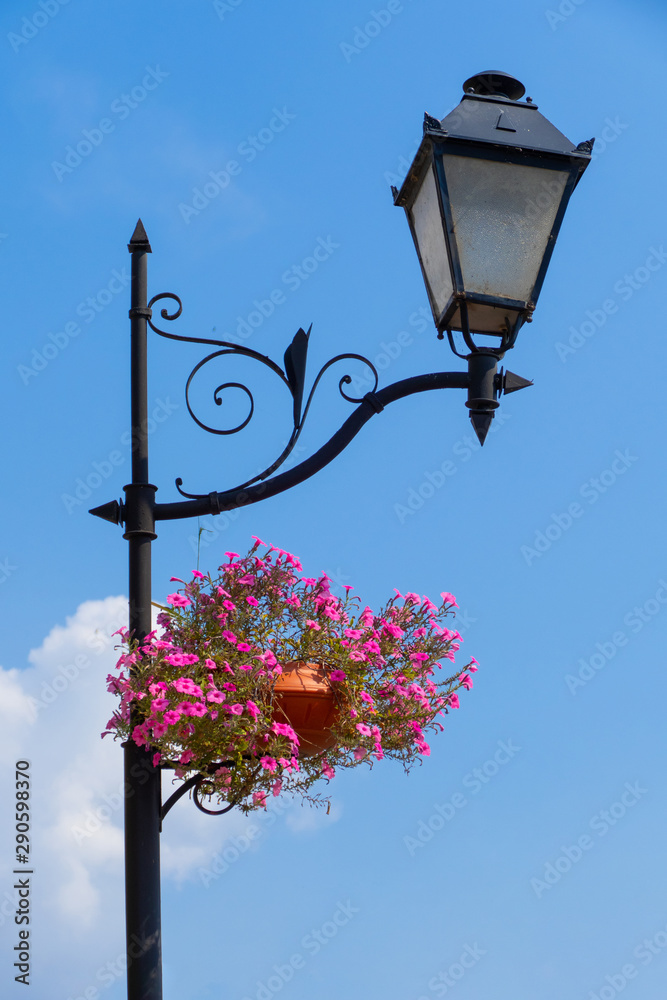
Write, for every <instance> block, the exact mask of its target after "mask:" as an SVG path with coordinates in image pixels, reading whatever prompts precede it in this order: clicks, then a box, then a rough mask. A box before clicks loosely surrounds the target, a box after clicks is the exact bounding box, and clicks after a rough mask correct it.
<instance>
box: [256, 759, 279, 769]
mask: <svg viewBox="0 0 667 1000" xmlns="http://www.w3.org/2000/svg"><path fill="white" fill-rule="evenodd" d="M259 762H260V764H261V765H262V767H263V768H264V770H265V771H275V770H276V768H277V767H278V761H277V760H276V759H275V757H260V758H259Z"/></svg>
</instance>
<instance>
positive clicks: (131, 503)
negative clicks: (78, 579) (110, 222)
mask: <svg viewBox="0 0 667 1000" xmlns="http://www.w3.org/2000/svg"><path fill="white" fill-rule="evenodd" d="M128 249H129V251H130V253H131V254H132V300H131V309H130V322H131V378H132V387H131V405H132V482H131V483H130V484H129V485H128V486H126V487H125V497H126V499H125V528H126V530H125V534H124V536H123V537H124V538H127V540H128V542H129V577H130V580H129V591H130V594H129V596H130V622H129V627H130V632H131V633H132V634H133V635H134V636H135V637H136V638H138V639H139V640H142V639H143V638H144V637H145V636H146V635H147V634H148V633H149V632H150V631H151V542H152V540H153V539H154V538H155V537H156V534H155V517H154V506H155V490H156V487H154V486H151V484H150V483H149V481H148V436H147V427H148V419H147V418H148V412H147V411H148V387H147V382H148V364H147V338H146V320H147V318H148V317H149V316H150V310H149V309H148V307H147V302H148V297H147V258H146V254H149V253H150V252H151V247H150V243H149V242H148V237H147V236H146V231H145V230H144V227H143V225H142V223H141V220H140V221H139V222H138V223H137V227H136V229H135V231H134V234H133V236H132V239H131V241H130V243H129V246H128ZM124 753H125V918H126V942H127V995H128V1000H162V942H161V926H160V808H161V802H162V797H161V786H160V770H159V768H155V767H153V764H152V760H151V757H150V756H149V754H147V753H146V752H145V750H144V749H143V748H140V747H138V746H136V744H135V743H134V742H133V741H132V740H128V742H127V743H126V744H125V747H124Z"/></svg>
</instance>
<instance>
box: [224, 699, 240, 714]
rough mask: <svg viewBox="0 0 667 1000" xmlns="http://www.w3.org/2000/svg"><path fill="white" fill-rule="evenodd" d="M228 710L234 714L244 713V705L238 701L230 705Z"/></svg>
mask: <svg viewBox="0 0 667 1000" xmlns="http://www.w3.org/2000/svg"><path fill="white" fill-rule="evenodd" d="M227 711H228V712H231V714H232V715H243V705H239V703H238V702H237V703H236V704H235V705H228V706H227Z"/></svg>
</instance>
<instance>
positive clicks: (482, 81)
mask: <svg viewBox="0 0 667 1000" xmlns="http://www.w3.org/2000/svg"><path fill="white" fill-rule="evenodd" d="M463 93H464V94H470V93H472V94H476V95H477V96H478V97H506V98H507V99H508V100H510V101H519V100H521V98H522V97H523V95H524V94H525V93H526V88H525V87H524V85H523V84H522V83H521V81H520V80H517V79H516V77H514V76H510V74H509V73H502V72H501V71H500V70H497V69H487V70H484V72H482V73H475V75H474V76H471V77H469V79H467V80H466V82H465V83H464V84H463Z"/></svg>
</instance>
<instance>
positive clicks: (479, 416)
mask: <svg viewBox="0 0 667 1000" xmlns="http://www.w3.org/2000/svg"><path fill="white" fill-rule="evenodd" d="M464 89H465V91H466V93H465V96H464V99H463V101H462V102H461V105H460V106H459V108H457V109H456V111H454V112H452V114H451V115H449V116H448V117H447V118H445V119H444V120H443V121H442V122H439V121H437V119H433V118H431V117H430V116H428V115H427V116H426V120H425V125H424V141H423V142H422V145H421V147H420V149H419V152H418V153H417V156H416V157H415V161H414V163H413V164H412V167H411V168H410V171H409V173H408V177H407V178H406V180H405V182H404V184H403V186H402V188H401V190H400V192H399V191H395V201H396V204H398V205H403V206H404V207H405V209H406V212H407V214H408V220H409V222H410V226H411V228H412V232H413V236H414V240H415V244H416V246H417V252H418V254H419V257H420V261H421V264H422V270H423V272H424V278H425V281H426V287H427V290H428V294H429V299H430V302H431V307H432V309H433V316H434V319H435V323H436V328H437V330H438V334H439V336H440V337H442V336H444V331H446V332H447V335H448V338H449V341H450V345H451V347H452V350H453V351H454V353H455V354H457V355H458V356H459V357H462V358H465V360H467V362H468V370H467V371H455V372H434V373H431V374H426V375H416V376H413V377H412V378H407V379H403V380H401V381H399V382H395V383H393V384H392V385H389V386H386V387H385V388H383V389H378V381H379V379H378V373H377V371H376V369H375V367H374V366H373V364H372V363H371V362H370V361H368V360H367V359H366V358H364V357H362V356H361V355H358V354H340V355H338V356H336V357H335V358H332V359H331V361H328V362H327V363H326V364H325V365H324V366H323V367H322V368H321V370H320V371H319V373H318V374H317V376H316V377H315V379H314V381H313V384H312V387H311V389H310V392H309V394H308V395H307V396H306V395H305V385H306V359H307V353H308V340H309V335H310V331H308V333H306V332H305V331H304V330H299V331H298V332H297V334H296V335H295V337H294V338H293V340H292V342H291V344H290V345H289V346H288V348H287V350H286V352H285V356H284V367H282V368H281V367H280V366H279V365H278V364H276V363H275V362H274V361H272V360H271V359H270V358H268V357H266V356H265V355H263V354H260V353H258V352H257V351H254V350H252V349H251V348H248V347H244V346H239V345H237V344H232V343H229V342H226V341H220V340H214V339H211V338H205V337H189V336H185V335H182V334H178V333H169V332H167V331H165V330H162V329H160V328H159V327H158V326H156V325H155V323H154V322H153V306H155V305H156V303H158V302H164V300H167V301H171V302H172V303H175V308H173V307H172V308H173V311H172V312H170V311H169V309H167V308H166V307H164V308H162V309H161V311H160V315H161V316H162V319H163V320H166V321H169V322H171V321H174V320H177V319H178V318H179V317H180V316H181V312H182V304H181V301H180V299H179V298H178V296H177V295H174V294H173V293H172V292H164V293H161V294H159V295H155V296H153V298H151V299H150V301H149V300H148V293H147V259H148V254H149V253H151V252H152V250H151V245H150V243H149V240H148V237H147V235H146V231H145V229H144V227H143V225H142V223H141V221H139V222H138V223H137V226H136V228H135V231H134V233H133V235H132V239H131V240H130V243H129V245H128V249H129V251H130V254H131V255H132V285H131V308H130V312H129V315H130V322H131V347H130V354H131V424H132V435H131V439H132V442H133V449H132V482H131V483H129V484H128V485H127V486H125V487H124V492H125V500H124V502H123V501H120V502H119V501H116V500H112V501H111V502H109V503H106V504H103V505H102V506H100V507H96V508H95V509H94V510H92V511H91V514H95V515H96V516H97V517H101V518H103V519H104V520H106V521H110V522H112V523H113V524H121V525H123V526H124V528H125V533H124V536H123V537H124V538H126V539H127V541H128V543H129V544H128V548H129V604H130V615H129V630H130V632H131V633H132V634H133V635H134V637H135V638H137V639H138V640H139V642H141V641H143V639H144V638H145V637H146V635H148V633H149V632H150V631H151V627H152V622H151V543H152V542H153V540H154V539H155V538H156V537H157V535H156V531H155V529H156V526H157V522H158V521H161V520H175V519H180V518H185V517H198V516H202V515H206V514H220V513H221V512H223V511H228V510H232V509H236V508H239V507H245V506H248V505H249V504H253V503H257V502H258V501H260V500H263V499H266V498H267V497H271V496H276V495H277V494H279V493H283V492H284V491H285V490H288V489H291V488H292V487H293V486H296V485H297V484H299V483H301V482H304V481H305V480H306V479H308V478H310V477H311V476H312V475H314V474H315V473H316V472H318V471H319V470H320V469H322V468H323V467H324V466H325V465H327V464H328V463H329V462H331V461H332V459H334V458H335V457H336V455H338V454H340V452H341V451H343V449H344V448H345V447H346V446H347V445H348V444H349V443H350V442H351V441H352V439H353V438H354V437H355V436H356V434H357V433H358V432H359V431H360V429H361V428H362V427H363V426H364V424H365V423H366V422H367V421H368V420H370V418H371V417H372V416H374V415H375V414H376V413H380V412H381V411H382V410H383V409H384V408H385V407H386V406H388V405H389V404H390V403H392V402H394V401H396V400H398V399H402V398H403V397H405V396H410V395H412V394H413V393H416V392H426V391H430V390H433V389H447V388H458V389H467V390H468V400H467V403H466V405H467V406H468V408H469V409H470V417H471V420H472V422H473V426H474V428H475V431H476V432H477V435H478V437H479V439H480V441H481V442H482V443H483V442H484V438H485V437H486V433H487V431H488V428H489V426H490V423H491V420H492V418H493V411H494V410H495V408H496V407H497V406H498V396H499V395H500V394H501V393H502V392H513V391H515V390H516V389H520V388H523V387H524V386H527V385H530V384H531V383H530V382H528V381H527V380H526V379H522V378H520V377H519V376H517V375H513V374H512V373H511V372H503V371H502V369H501V371H500V372H498V370H497V369H498V362H499V361H500V360H501V359H502V357H503V355H504V352H505V351H507V350H509V349H510V348H511V347H513V346H514V342H515V339H516V335H517V332H518V330H519V327H520V326H521V324H522V323H523V322H524V321H525V320H528V319H530V318H531V313H532V310H533V309H534V306H535V302H536V300H537V295H538V294H539V288H540V286H541V283H542V280H543V277H544V272H545V270H546V266H547V263H548V260H549V257H550V255H551V251H552V249H553V243H554V240H555V238H556V234H557V232H558V228H559V226H560V223H561V220H562V216H563V212H564V211H565V206H566V204H567V201H568V199H569V196H570V194H571V192H572V190H573V188H574V186H575V184H576V183H577V181H578V179H579V177H580V176H581V173H582V172H583V170H584V169H585V167H586V165H587V164H588V162H589V160H590V152H591V148H592V141H591V142H589V143H582V144H580V146H577V147H576V148H574V147H573V146H572V144H571V143H569V142H568V140H566V139H565V137H564V136H562V135H561V133H560V132H558V131H557V130H556V129H555V128H554V127H553V126H552V125H550V124H549V122H547V121H546V119H545V118H543V117H542V116H541V115H539V114H538V112H537V108H536V107H535V106H534V105H533V104H532V102H531V101H530V99H528V100H527V101H526V102H525V103H522V102H520V100H519V99H520V97H521V96H522V95H523V93H524V89H523V87H522V85H521V84H520V83H518V81H516V80H514V79H513V78H512V77H509V76H507V75H506V74H503V73H497V72H492V73H489V72H487V73H481V74H478V75H477V76H475V77H472V78H471V79H470V80H468V81H467V82H466V84H465V85H464ZM148 327H150V328H151V330H153V331H154V332H155V333H157V334H159V335H160V336H162V337H167V338H169V339H171V340H181V341H187V342H190V343H197V344H206V345H209V346H213V347H214V348H215V349H214V350H213V351H211V352H210V353H209V354H208V355H207V356H206V357H205V358H203V360H202V361H200V362H199V363H198V364H197V365H196V366H195V367H194V369H193V370H192V372H191V373H190V376H189V378H188V380H187V383H186V389H185V398H186V404H187V408H188V411H189V413H190V415H191V416H192V417H193V419H194V420H195V421H196V423H197V424H198V425H199V426H200V427H201V428H202V429H204V430H206V431H209V432H210V433H213V434H233V433H236V432H238V431H241V430H243V428H244V427H245V426H247V424H248V423H249V421H250V420H251V418H252V415H253V412H254V399H253V395H252V392H251V391H250V389H248V388H247V387H246V386H244V385H241V384H240V383H238V382H224V383H222V384H220V385H218V386H217V388H216V389H215V390H214V393H213V398H214V401H215V402H216V403H218V404H219V403H220V402H221V400H222V395H223V393H224V392H225V390H226V389H229V388H232V387H235V388H240V389H242V390H243V391H244V392H245V394H246V396H247V398H248V401H249V412H248V415H247V417H246V419H245V420H244V421H242V422H241V423H240V424H238V426H236V427H232V428H227V429H219V428H214V427H211V426H209V425H208V424H207V423H206V422H204V421H203V420H201V419H199V417H198V416H197V415H196V413H195V410H194V408H193V405H192V402H191V399H190V386H191V384H192V380H193V378H194V376H195V375H196V374H197V373H198V372H199V371H200V370H201V369H202V368H203V367H204V366H206V365H208V364H209V363H211V362H218V361H219V360H220V359H225V358H226V357H227V356H228V355H237V356H242V357H246V358H249V359H251V360H254V361H257V362H259V363H261V364H262V365H264V366H265V367H267V368H269V370H270V371H272V372H273V373H274V374H275V375H276V377H278V378H279V380H280V381H281V382H282V383H283V385H284V386H285V388H286V389H287V391H288V392H289V394H290V396H291V401H292V417H293V429H292V431H291V434H290V436H289V440H288V442H287V445H286V446H285V448H284V449H283V451H282V452H281V454H280V455H279V456H278V457H277V458H276V459H275V460H274V461H273V462H272V463H271V464H270V465H269V466H268V467H267V468H266V469H264V470H263V471H262V472H261V473H258V474H257V475H256V476H253V477H252V478H251V479H249V480H247V481H246V482H244V483H241V484H239V485H237V486H234V487H233V488H231V489H227V490H225V491H223V492H212V493H206V494H197V493H188V492H186V491H185V490H184V489H183V488H182V487H183V482H182V480H181V479H177V480H176V488H177V490H178V492H179V493H180V495H181V497H183V499H182V500H179V501H176V502H169V503H157V502H156V497H155V494H156V491H157V487H156V486H154V485H153V484H151V482H150V478H149V473H148V439H147V433H146V428H147V425H148V394H147V374H148V344H147V329H148ZM455 331H460V332H461V334H462V336H463V339H464V342H465V344H466V346H467V348H468V350H469V353H468V354H466V355H463V354H460V353H459V352H458V351H457V349H456V346H455V343H454V339H453V332H455ZM473 334H474V335H476V336H479V335H480V334H481V335H482V336H484V335H491V337H492V338H495V340H494V341H493V343H492V346H491V347H488V346H483V345H482V344H479V345H478V344H476V343H475V340H474V339H473ZM344 360H357V361H360V362H362V363H363V364H365V365H367V366H368V368H369V370H370V371H371V372H372V374H373V378H374V386H373V389H372V390H371V391H370V392H367V393H366V394H365V395H364V396H363V397H360V398H357V397H355V396H353V395H350V394H349V393H348V392H347V390H346V387H347V386H349V385H350V384H351V382H352V379H351V377H350V376H349V375H343V376H342V378H340V380H339V383H338V386H339V390H340V393H341V395H342V396H343V398H344V399H346V400H348V402H351V403H354V404H356V407H355V409H354V410H353V411H352V413H351V414H350V416H349V417H348V418H347V420H346V421H345V422H344V423H343V425H342V426H341V427H340V428H339V430H338V431H337V432H336V433H335V434H334V435H333V437H332V438H331V439H330V440H329V441H328V442H327V443H326V444H324V445H323V446H322V447H321V448H320V449H319V450H318V451H316V452H315V453H314V454H313V455H311V456H310V457H309V458H307V459H306V460H305V461H303V462H301V463H299V464H298V465H296V466H294V467H293V468H292V469H290V470H289V471H287V472H282V473H279V474H278V475H275V473H276V472H277V470H278V469H279V468H280V466H281V465H283V463H284V462H285V460H286V459H287V457H288V456H289V455H290V454H291V452H292V451H293V450H294V447H295V445H296V443H297V441H298V438H299V436H300V434H301V431H302V429H303V426H304V423H305V420H306V417H307V415H308V412H309V408H310V404H311V401H312V398H313V395H314V393H315V391H316V389H317V387H318V385H319V382H320V380H321V378H322V376H323V375H324V373H325V372H326V371H327V370H328V369H329V368H331V367H332V366H333V365H334V364H337V363H339V362H341V361H344ZM124 755H125V786H124V787H125V892H126V896H125V898H126V940H127V968H128V973H127V975H128V998H129V1000H161V998H162V965H161V922H160V829H161V824H162V820H163V819H164V817H165V816H166V815H167V813H168V812H169V810H170V809H171V807H172V806H173V804H174V803H175V802H176V801H177V800H178V799H179V798H181V797H182V796H183V795H184V794H186V793H187V792H188V791H190V790H192V791H193V799H194V802H195V805H197V806H198V808H200V809H202V810H203V811H204V812H209V813H211V812H214V813H215V812H218V813H221V812H226V811H228V809H230V808H231V805H227V806H226V807H225V808H223V809H220V810H217V811H213V810H210V809H207V808H206V807H204V806H203V804H202V802H201V800H200V797H199V792H200V786H201V784H202V781H204V779H205V776H204V775H194V776H193V777H191V778H189V779H188V780H187V781H185V782H183V783H182V784H181V786H180V787H179V788H178V789H177V791H175V792H174V793H173V794H172V795H171V797H170V798H169V799H167V801H166V802H164V803H163V801H162V792H161V782H160V777H161V767H160V766H157V767H155V766H153V764H152V754H147V753H146V752H145V751H144V750H143V749H141V748H139V747H138V746H136V745H135V744H134V742H132V741H129V742H128V743H126V744H124Z"/></svg>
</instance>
